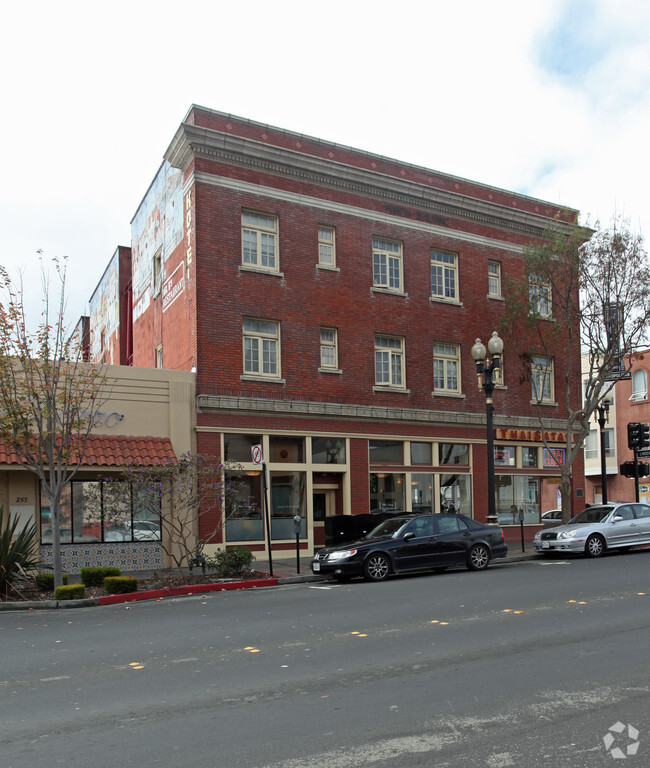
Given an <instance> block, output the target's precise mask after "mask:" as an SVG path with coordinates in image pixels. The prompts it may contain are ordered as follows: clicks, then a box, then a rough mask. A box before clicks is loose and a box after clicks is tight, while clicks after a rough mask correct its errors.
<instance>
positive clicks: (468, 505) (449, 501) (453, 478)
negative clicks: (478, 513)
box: [440, 475, 472, 517]
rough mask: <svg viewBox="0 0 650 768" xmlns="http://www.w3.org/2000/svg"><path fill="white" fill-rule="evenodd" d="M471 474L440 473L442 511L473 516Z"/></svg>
mask: <svg viewBox="0 0 650 768" xmlns="http://www.w3.org/2000/svg"><path fill="white" fill-rule="evenodd" d="M471 493H472V492H471V483H470V476H469V475H440V511H441V512H455V513H457V514H459V515H460V514H462V515H467V516H468V517H471V516H472V495H471Z"/></svg>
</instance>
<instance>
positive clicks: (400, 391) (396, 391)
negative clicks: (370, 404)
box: [372, 385, 411, 395]
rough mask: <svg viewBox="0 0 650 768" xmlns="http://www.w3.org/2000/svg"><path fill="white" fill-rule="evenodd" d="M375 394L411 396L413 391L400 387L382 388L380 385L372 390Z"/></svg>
mask: <svg viewBox="0 0 650 768" xmlns="http://www.w3.org/2000/svg"><path fill="white" fill-rule="evenodd" d="M372 391H373V392H390V393H391V394H396V395H410V394H411V390H410V389H401V388H399V387H382V386H380V385H376V386H374V387H373V388H372Z"/></svg>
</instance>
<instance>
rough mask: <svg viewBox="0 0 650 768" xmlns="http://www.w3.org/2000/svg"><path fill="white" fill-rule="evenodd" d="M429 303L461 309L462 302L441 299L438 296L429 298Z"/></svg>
mask: <svg viewBox="0 0 650 768" xmlns="http://www.w3.org/2000/svg"><path fill="white" fill-rule="evenodd" d="M429 301H430V302H431V303H432V304H450V305H451V306H452V307H462V306H463V302H462V301H457V300H456V299H443V298H441V297H440V296H429Z"/></svg>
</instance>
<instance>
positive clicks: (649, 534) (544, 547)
mask: <svg viewBox="0 0 650 768" xmlns="http://www.w3.org/2000/svg"><path fill="white" fill-rule="evenodd" d="M642 544H650V505H649V504H634V503H631V502H616V503H612V504H599V505H597V506H596V505H594V506H592V507H587V508H586V509H583V510H582V512H580V513H578V514H577V515H576V516H575V517H573V518H572V519H571V520H569V522H568V523H567V524H566V525H560V526H558V527H556V528H550V529H549V530H543V531H537V533H536V534H535V538H534V539H533V546H534V547H535V551H536V552H540V553H542V554H546V553H551V552H567V553H568V552H575V553H577V554H585V555H587V556H588V557H600V556H601V555H603V554H604V553H605V552H606V551H607V550H608V549H622V550H627V549H630V547H638V546H640V545H642Z"/></svg>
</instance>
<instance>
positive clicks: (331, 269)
mask: <svg viewBox="0 0 650 768" xmlns="http://www.w3.org/2000/svg"><path fill="white" fill-rule="evenodd" d="M316 269H324V270H325V271H326V272H340V271H341V268H340V267H337V266H329V265H328V264H316Z"/></svg>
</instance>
